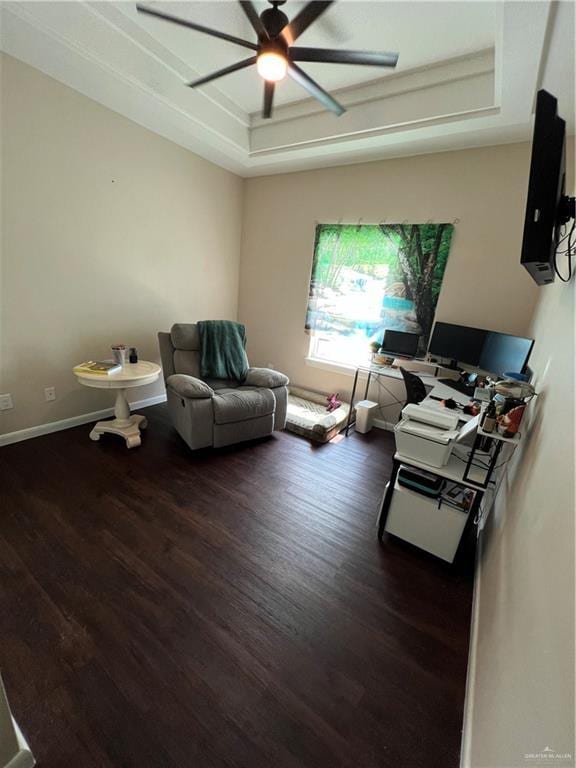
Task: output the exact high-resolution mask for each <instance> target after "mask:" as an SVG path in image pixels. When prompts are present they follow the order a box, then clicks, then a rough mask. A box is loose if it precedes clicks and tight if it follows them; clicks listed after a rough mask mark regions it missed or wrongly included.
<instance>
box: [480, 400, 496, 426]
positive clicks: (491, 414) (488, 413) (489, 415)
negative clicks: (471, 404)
mask: <svg viewBox="0 0 576 768" xmlns="http://www.w3.org/2000/svg"><path fill="white" fill-rule="evenodd" d="M495 427H496V404H495V403H494V400H490V402H489V403H488V407H487V408H486V410H485V411H484V418H483V419H482V429H483V430H484V432H494V429H495Z"/></svg>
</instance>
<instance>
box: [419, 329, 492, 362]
mask: <svg viewBox="0 0 576 768" xmlns="http://www.w3.org/2000/svg"><path fill="white" fill-rule="evenodd" d="M485 338H486V331H484V330H482V329H481V328H468V327H467V326H465V325H454V324H453V323H436V324H435V325H434V331H433V332H432V336H431V338H430V343H429V344H428V352H429V353H430V354H431V355H437V356H438V357H445V358H447V359H448V360H455V361H457V362H459V363H465V364H466V365H474V366H476V365H478V364H479V362H480V354H481V353H482V346H483V344H484V339H485Z"/></svg>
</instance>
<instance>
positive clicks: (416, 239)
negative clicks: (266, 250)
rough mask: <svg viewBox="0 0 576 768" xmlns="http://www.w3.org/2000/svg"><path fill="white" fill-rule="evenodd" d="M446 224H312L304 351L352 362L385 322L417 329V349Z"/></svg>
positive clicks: (361, 358)
mask: <svg viewBox="0 0 576 768" xmlns="http://www.w3.org/2000/svg"><path fill="white" fill-rule="evenodd" d="M453 229H454V228H453V225H452V224H430V223H429V224H361V225H356V224H319V225H318V226H317V227H316V239H315V246H314V262H313V266H312V277H311V280H310V294H309V300H308V312H307V316H306V330H307V331H308V332H309V333H310V335H311V342H310V352H309V354H310V357H312V358H316V359H318V360H325V361H332V362H336V363H344V364H348V365H359V364H363V363H367V362H368V361H369V360H370V353H371V348H370V344H371V342H379V343H381V342H382V339H383V336H384V331H385V330H386V329H387V328H389V329H393V330H397V331H407V332H409V333H417V334H419V335H420V341H419V352H420V353H424V352H425V351H426V347H427V345H428V337H429V335H430V331H431V329H432V325H433V322H434V313H435V310H436V304H437V301H438V295H439V293H440V287H441V285H442V278H443V277H444V270H445V268H446V262H447V259H448V252H449V250H450V242H451V239H452V232H453Z"/></svg>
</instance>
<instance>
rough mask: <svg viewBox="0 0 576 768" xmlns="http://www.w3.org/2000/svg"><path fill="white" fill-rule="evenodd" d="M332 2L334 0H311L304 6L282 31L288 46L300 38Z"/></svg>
mask: <svg viewBox="0 0 576 768" xmlns="http://www.w3.org/2000/svg"><path fill="white" fill-rule="evenodd" d="M333 2H334V0H311V2H309V3H308V5H305V6H304V8H302V10H301V11H300V13H297V14H296V16H294V18H293V19H292V21H291V22H290V23H289V24H287V25H286V26H285V27H284V29H283V30H282V33H281V34H282V37H283V38H284V40H286V42H287V43H288V45H292V43H293V42H294V40H296V39H297V38H298V37H300V35H301V34H302V32H304V31H305V30H306V29H308V27H309V26H310V24H312V23H313V22H314V21H316V19H317V18H318V17H319V16H321V15H322V14H323V13H324V11H326V10H327V9H328V8H329V7H330V6H331V5H332V3H333Z"/></svg>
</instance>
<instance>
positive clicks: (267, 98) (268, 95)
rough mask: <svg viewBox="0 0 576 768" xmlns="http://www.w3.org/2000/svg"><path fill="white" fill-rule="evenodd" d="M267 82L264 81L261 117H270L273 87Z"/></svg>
mask: <svg viewBox="0 0 576 768" xmlns="http://www.w3.org/2000/svg"><path fill="white" fill-rule="evenodd" d="M275 85H276V83H271V82H270V81H269V80H265V81H264V106H263V108H262V117H266V118H268V117H272V101H273V99H274V86H275Z"/></svg>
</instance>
